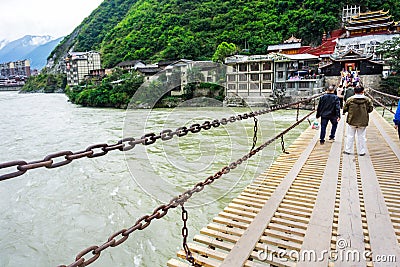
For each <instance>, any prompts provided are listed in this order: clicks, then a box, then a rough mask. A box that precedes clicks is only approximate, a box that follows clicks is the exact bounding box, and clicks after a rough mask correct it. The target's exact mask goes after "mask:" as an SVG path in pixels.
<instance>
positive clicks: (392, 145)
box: [370, 110, 400, 160]
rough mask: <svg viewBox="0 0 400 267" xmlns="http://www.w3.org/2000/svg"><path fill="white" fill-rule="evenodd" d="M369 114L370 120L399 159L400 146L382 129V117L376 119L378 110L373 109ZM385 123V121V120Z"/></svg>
mask: <svg viewBox="0 0 400 267" xmlns="http://www.w3.org/2000/svg"><path fill="white" fill-rule="evenodd" d="M371 115H372V116H370V117H371V118H372V122H373V123H374V124H375V125H376V128H378V130H379V132H380V133H381V135H382V137H383V138H384V139H385V141H386V143H387V144H388V145H389V146H390V148H391V149H392V151H393V153H394V154H395V155H396V156H397V158H398V159H399V160H400V147H399V146H398V145H397V144H396V143H395V142H394V141H393V139H392V138H391V137H390V136H389V135H388V134H387V133H386V131H384V129H383V126H382V124H383V122H386V121H383V119H382V118H381V119H378V118H377V116H379V115H378V112H376V111H375V110H374V112H372V114H371ZM386 123H387V122H386Z"/></svg>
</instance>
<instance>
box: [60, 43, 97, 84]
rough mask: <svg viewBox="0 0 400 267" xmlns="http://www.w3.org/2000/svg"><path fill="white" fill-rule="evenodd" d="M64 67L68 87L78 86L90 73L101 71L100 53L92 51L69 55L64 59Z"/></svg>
mask: <svg viewBox="0 0 400 267" xmlns="http://www.w3.org/2000/svg"><path fill="white" fill-rule="evenodd" d="M65 65H66V74H67V83H68V85H70V86H74V85H78V84H79V83H80V82H82V81H84V80H85V76H87V75H89V74H90V71H93V70H100V69H101V61H100V53H98V52H94V51H90V52H72V53H69V54H68V56H67V57H66V58H65Z"/></svg>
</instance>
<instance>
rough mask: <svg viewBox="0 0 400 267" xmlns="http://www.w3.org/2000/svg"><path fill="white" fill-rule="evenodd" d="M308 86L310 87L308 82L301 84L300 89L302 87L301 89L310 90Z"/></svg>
mask: <svg viewBox="0 0 400 267" xmlns="http://www.w3.org/2000/svg"><path fill="white" fill-rule="evenodd" d="M308 86H309V83H308V82H300V83H299V87H300V88H308Z"/></svg>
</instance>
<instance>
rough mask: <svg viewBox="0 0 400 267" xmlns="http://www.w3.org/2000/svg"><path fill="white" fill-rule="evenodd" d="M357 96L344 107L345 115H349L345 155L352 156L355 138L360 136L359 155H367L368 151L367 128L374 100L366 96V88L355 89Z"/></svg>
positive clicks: (351, 98) (348, 100) (350, 99)
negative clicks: (366, 151)
mask: <svg viewBox="0 0 400 267" xmlns="http://www.w3.org/2000/svg"><path fill="white" fill-rule="evenodd" d="M354 93H355V95H354V96H352V97H350V98H349V99H347V101H346V103H345V104H344V107H343V114H345V113H346V112H348V113H349V114H348V115H347V119H346V122H347V136H346V144H345V148H344V152H343V153H344V154H347V155H350V154H351V153H352V151H353V144H354V136H355V133H356V132H357V136H358V146H357V148H358V153H359V155H360V156H364V155H365V150H366V140H367V139H366V127H367V126H368V122H369V113H371V112H372V110H373V109H374V107H373V105H372V100H371V99H369V98H368V97H366V96H365V95H364V87H361V86H358V87H356V88H354Z"/></svg>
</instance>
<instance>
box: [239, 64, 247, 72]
mask: <svg viewBox="0 0 400 267" xmlns="http://www.w3.org/2000/svg"><path fill="white" fill-rule="evenodd" d="M239 71H241V72H243V71H247V64H239Z"/></svg>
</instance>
